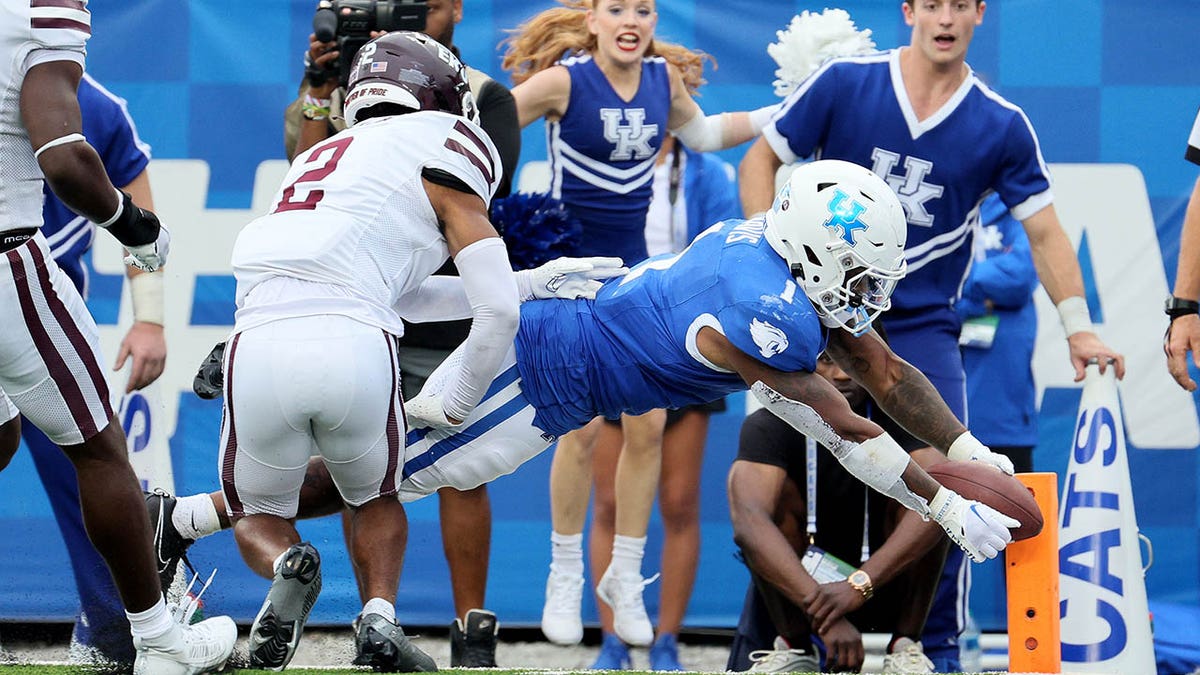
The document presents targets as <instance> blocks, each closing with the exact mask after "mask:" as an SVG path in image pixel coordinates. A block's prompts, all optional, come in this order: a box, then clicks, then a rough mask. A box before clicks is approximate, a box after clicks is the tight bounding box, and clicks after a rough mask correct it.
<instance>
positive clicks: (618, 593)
mask: <svg viewBox="0 0 1200 675" xmlns="http://www.w3.org/2000/svg"><path fill="white" fill-rule="evenodd" d="M657 578H658V575H657V574H655V575H654V576H652V577H650V578H649V579H643V578H642V575H640V574H633V575H630V576H625V575H620V576H618V575H617V574H616V573H614V572H613V571H612V567H609V568H608V569H607V570H605V571H604V576H603V577H600V583H599V584H597V585H596V595H598V596H600V599H601V600H603V601H604V604H606V605H608V606H609V607H611V608H612V611H613V630H614V631H615V632H616V634H617V637H619V638H621V639H622V640H623V641H625V643H626V644H629V645H633V646H634V647H646V646H648V645H649V644H650V643H651V642H654V626H653V625H652V624H651V623H650V617H648V616H646V604H645V602H643V600H642V589H644V588H645V587H646V586H647V585H648V584H650V583H651V582H653V581H654V580H655V579H657Z"/></svg>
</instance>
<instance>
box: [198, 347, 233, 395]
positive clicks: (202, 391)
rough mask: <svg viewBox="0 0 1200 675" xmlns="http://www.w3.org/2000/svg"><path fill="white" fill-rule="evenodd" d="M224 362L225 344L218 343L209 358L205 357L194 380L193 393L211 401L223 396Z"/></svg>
mask: <svg viewBox="0 0 1200 675" xmlns="http://www.w3.org/2000/svg"><path fill="white" fill-rule="evenodd" d="M224 362H225V343H224V342H218V343H217V346H215V347H213V348H212V351H211V352H209V353H208V356H206V357H204V361H203V362H201V364H200V370H197V371H196V378H195V379H194V380H192V391H194V392H196V395H197V396H199V397H200V398H202V399H205V400H210V399H214V398H217V397H218V396H220V395H221V390H222V388H223V387H224V385H225V375H224V373H222V372H221V368H222V366H223V364H224Z"/></svg>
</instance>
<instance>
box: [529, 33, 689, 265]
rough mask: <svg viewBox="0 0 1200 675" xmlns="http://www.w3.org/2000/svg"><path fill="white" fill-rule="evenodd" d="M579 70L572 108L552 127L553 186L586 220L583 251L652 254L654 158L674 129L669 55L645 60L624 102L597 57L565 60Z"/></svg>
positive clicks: (630, 259)
mask: <svg viewBox="0 0 1200 675" xmlns="http://www.w3.org/2000/svg"><path fill="white" fill-rule="evenodd" d="M560 65H562V66H565V67H566V69H567V72H568V73H570V75H571V97H570V100H569V101H568V103H567V111H566V113H565V114H563V116H562V118H561V119H559V120H558V121H557V122H551V123H548V124H547V125H546V135H547V139H546V147H547V149H548V151H549V155H550V175H551V183H550V191H551V194H552V195H553V196H554V197H556V198H558V199H561V200H562V201H563V203H565V204H566V205H567V208H568V209H569V210H570V211H571V213H572V214H573V215H574V216H575V217H577V218H579V220H580V222H581V223H582V224H583V241H582V243H581V245H580V248H579V251H578V255H581V256H593V255H604V256H618V257H620V258H622V259H623V260H624V261H625V262H626V263H627V264H634V263H638V262H641V261H642V260H645V259H646V255H647V254H646V235H645V228H646V210H647V209H648V208H649V206H650V196H651V194H652V192H653V185H652V183H651V181H652V179H653V178H654V161H655V159H656V157H657V156H658V149H659V147H661V146H662V139H663V135H664V134H665V133H666V131H667V116H668V114H669V113H670V108H671V81H670V77H669V75H668V72H667V63H666V61H664V60H663V59H662V58H661V57H647V58H645V59H643V60H642V76H641V81H640V82H639V84H638V90H637V93H636V94H635V95H634V96H633V98H632V99H630V100H629V101H625V100H623V99H622V98H621V97H620V96H619V95H618V94H617V92H616V91H614V90H613V88H612V85H611V84H609V82H608V78H606V77H605V76H604V73H603V72H602V71H601V70H600V67H599V66H597V65H596V62H595V61H593V60H592V57H590V56H587V55H583V56H572V57H568V58H566V59H564V60H563V61H562V62H561V64H560Z"/></svg>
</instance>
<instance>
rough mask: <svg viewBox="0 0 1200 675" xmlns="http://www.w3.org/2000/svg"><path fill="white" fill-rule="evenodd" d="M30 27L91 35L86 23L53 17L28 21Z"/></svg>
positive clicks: (89, 27) (90, 28) (90, 29)
mask: <svg viewBox="0 0 1200 675" xmlns="http://www.w3.org/2000/svg"><path fill="white" fill-rule="evenodd" d="M30 25H31V26H33V27H34V28H65V29H67V30H77V31H79V32H81V33H87V34H88V35H91V34H92V27H91V26H89V25H87V24H86V23H83V22H82V21H75V20H73V19H64V18H61V17H55V18H53V19H36V18H35V19H33V20H31V21H30Z"/></svg>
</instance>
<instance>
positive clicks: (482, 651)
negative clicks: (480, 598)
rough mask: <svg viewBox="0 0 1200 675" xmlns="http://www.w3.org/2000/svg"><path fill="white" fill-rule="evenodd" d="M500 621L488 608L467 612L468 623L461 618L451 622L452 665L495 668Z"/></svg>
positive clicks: (453, 666)
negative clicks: (464, 622)
mask: <svg viewBox="0 0 1200 675" xmlns="http://www.w3.org/2000/svg"><path fill="white" fill-rule="evenodd" d="M499 630H500V622H498V621H497V620H496V615H495V614H493V613H492V612H489V611H487V610H486V609H472V610H470V611H468V612H467V624H466V626H465V627H464V626H463V622H462V620H461V619H455V620H454V623H452V624H450V667H452V668H458V667H463V668H495V667H496V633H497V632H498V631H499Z"/></svg>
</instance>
